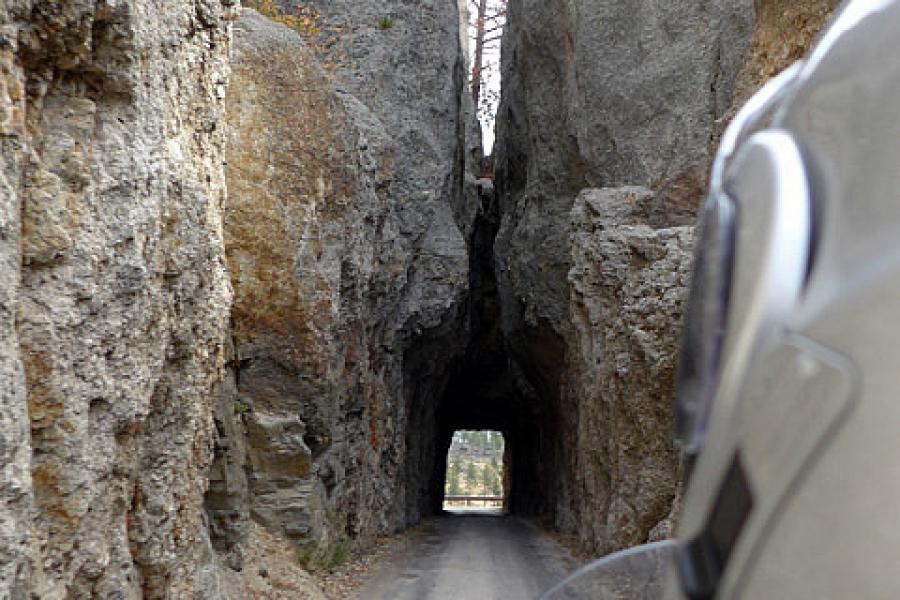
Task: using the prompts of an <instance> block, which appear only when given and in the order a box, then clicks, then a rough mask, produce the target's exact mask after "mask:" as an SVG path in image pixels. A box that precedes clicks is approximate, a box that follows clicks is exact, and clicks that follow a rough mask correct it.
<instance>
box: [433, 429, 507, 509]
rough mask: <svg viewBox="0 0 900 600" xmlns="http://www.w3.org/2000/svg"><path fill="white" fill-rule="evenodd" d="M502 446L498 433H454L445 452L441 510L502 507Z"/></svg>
mask: <svg viewBox="0 0 900 600" xmlns="http://www.w3.org/2000/svg"><path fill="white" fill-rule="evenodd" d="M505 446H506V444H505V442H504V439H503V434H502V433H501V432H499V431H492V430H486V431H472V430H460V431H455V432H454V433H453V438H452V441H451V443H450V449H449V450H448V451H447V471H446V475H445V478H444V502H443V509H444V510H460V509H463V510H464V509H479V508H493V509H500V508H503V506H504V498H505V496H504V494H503V487H504V486H503V481H504V470H503V466H504V460H503V453H504V448H505Z"/></svg>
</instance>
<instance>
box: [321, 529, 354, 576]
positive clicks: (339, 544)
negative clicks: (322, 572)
mask: <svg viewBox="0 0 900 600" xmlns="http://www.w3.org/2000/svg"><path fill="white" fill-rule="evenodd" d="M352 549H353V542H352V541H350V538H348V537H342V538H340V539H339V540H338V541H336V542H335V543H334V544H332V545H331V547H330V548H329V549H328V552H327V553H326V556H325V559H324V560H323V561H322V567H323V568H324V569H326V570H327V571H333V570H334V569H336V568H338V567H339V566H341V565H342V564H344V563H345V562H347V559H348V558H350V551H351V550H352Z"/></svg>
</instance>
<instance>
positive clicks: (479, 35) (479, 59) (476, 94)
mask: <svg viewBox="0 0 900 600" xmlns="http://www.w3.org/2000/svg"><path fill="white" fill-rule="evenodd" d="M486 20H487V0H478V14H477V16H476V17H475V60H473V61H472V99H473V100H474V101H475V108H476V110H477V109H478V102H479V101H480V100H481V70H482V67H483V63H484V29H485V21H486Z"/></svg>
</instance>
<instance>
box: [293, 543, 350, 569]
mask: <svg viewBox="0 0 900 600" xmlns="http://www.w3.org/2000/svg"><path fill="white" fill-rule="evenodd" d="M352 551H353V540H351V539H350V538H349V537H347V536H341V537H340V538H338V539H337V541H335V542H334V543H333V544H327V545H324V546H323V545H320V544H319V543H318V542H316V541H310V542H305V543H302V544H298V545H297V562H299V563H300V565H301V566H302V567H303V568H305V569H307V570H310V571H318V570H322V571H333V570H335V569H336V568H338V567H339V566H341V565H342V564H344V563H345V562H347V559H349V558H350V554H351V552H352Z"/></svg>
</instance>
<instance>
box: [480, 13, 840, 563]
mask: <svg viewBox="0 0 900 600" xmlns="http://www.w3.org/2000/svg"><path fill="white" fill-rule="evenodd" d="M833 4H834V3H833V2H831V1H824V0H820V1H810V2H801V3H791V2H781V1H775V0H771V1H757V2H751V0H717V1H714V2H707V3H696V2H680V1H675V2H667V3H664V5H663V4H661V3H659V2H651V1H649V0H629V1H627V2H613V1H611V0H553V1H550V2H539V1H537V0H511V2H510V5H509V20H508V24H507V29H506V31H505V34H504V40H503V66H502V69H503V98H502V101H501V106H500V109H499V113H498V120H497V143H496V145H495V148H496V158H495V166H496V170H497V194H498V203H499V215H500V225H499V231H498V233H497V238H496V242H495V245H494V253H495V273H496V277H497V286H498V295H499V302H500V305H501V314H502V326H503V336H504V339H505V344H506V347H507V348H508V351H509V354H510V356H511V358H512V361H513V364H512V367H511V368H512V370H513V371H514V373H515V381H516V389H517V390H518V393H519V394H520V397H521V399H522V400H521V404H522V410H525V411H531V412H532V413H537V414H541V415H544V417H543V419H541V420H539V421H538V422H539V423H542V424H543V425H540V426H539V429H540V431H539V433H538V436H537V437H538V438H539V439H541V440H542V442H543V446H544V447H543V449H542V450H541V452H540V456H541V458H542V459H543V460H544V462H545V463H546V464H545V466H544V467H542V468H540V469H533V470H532V471H531V472H530V474H529V476H530V477H531V478H532V479H533V480H534V481H536V482H537V485H536V488H535V489H534V490H531V491H530V493H519V492H518V491H517V490H515V489H513V490H512V494H513V497H512V498H511V499H510V501H511V503H512V504H513V505H518V506H526V507H528V508H529V509H531V510H535V511H549V512H552V513H553V514H554V515H555V520H556V523H557V525H558V526H559V527H560V528H561V529H563V530H568V531H577V532H578V534H579V537H580V539H581V541H582V543H583V544H584V545H585V546H586V547H587V548H590V549H593V550H595V551H598V552H607V551H611V550H614V549H617V548H621V547H623V546H627V545H631V544H636V543H641V542H643V541H646V540H647V539H648V537H651V536H659V535H661V534H662V532H664V531H667V530H670V529H671V520H672V515H671V514H670V510H671V507H672V502H673V499H674V498H675V497H676V495H677V492H678V483H677V482H678V479H679V477H678V471H679V465H678V457H677V452H676V450H675V448H674V447H673V446H672V444H671V442H670V441H669V439H670V435H671V433H670V432H671V403H672V401H673V398H672V396H673V393H672V392H673V373H674V355H675V352H676V340H677V339H678V336H679V335H680V331H679V330H680V327H679V323H680V320H681V311H682V309H683V305H684V300H685V295H686V284H687V281H686V279H687V272H688V268H689V262H690V260H689V254H690V245H691V229H690V226H691V225H692V224H693V219H694V214H695V211H696V207H697V206H699V201H700V198H701V196H702V192H703V188H704V186H705V179H706V175H705V173H706V171H707V169H708V165H709V162H710V151H711V150H714V146H715V142H716V140H717V137H718V135H719V134H720V133H721V130H722V128H723V127H724V124H725V123H726V122H727V119H728V118H729V117H730V116H731V115H732V114H733V113H734V110H735V108H734V106H735V105H736V104H737V103H740V102H743V100H745V99H746V98H747V96H748V95H749V94H750V93H752V92H753V91H754V90H755V89H756V88H757V87H758V86H759V85H761V84H762V83H763V82H764V81H765V80H766V79H767V78H768V77H770V76H771V75H773V74H774V73H775V72H776V71H777V70H778V69H780V68H783V67H785V66H787V63H788V62H789V60H793V59H795V58H798V57H799V56H800V55H802V53H803V51H805V49H806V48H808V45H809V43H810V41H811V39H812V35H813V34H814V32H815V31H817V29H818V28H819V27H821V25H822V24H823V22H824V17H825V16H826V15H827V14H828V13H829V12H830V10H831V8H832V7H833ZM623 186H643V187H623ZM573 432H575V433H573Z"/></svg>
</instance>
